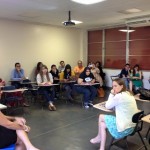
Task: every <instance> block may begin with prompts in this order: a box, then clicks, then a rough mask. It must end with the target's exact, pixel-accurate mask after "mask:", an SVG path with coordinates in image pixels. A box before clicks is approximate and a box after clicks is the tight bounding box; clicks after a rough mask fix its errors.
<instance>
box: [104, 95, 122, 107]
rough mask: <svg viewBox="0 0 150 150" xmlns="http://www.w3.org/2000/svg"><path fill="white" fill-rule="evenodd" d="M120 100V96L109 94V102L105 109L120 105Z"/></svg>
mask: <svg viewBox="0 0 150 150" xmlns="http://www.w3.org/2000/svg"><path fill="white" fill-rule="evenodd" d="M119 99H120V94H116V95H115V94H114V93H113V92H111V93H110V94H109V97H108V100H107V101H106V104H105V107H106V108H107V109H112V108H114V107H115V106H116V105H117V104H118V101H119Z"/></svg>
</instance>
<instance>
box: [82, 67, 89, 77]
mask: <svg viewBox="0 0 150 150" xmlns="http://www.w3.org/2000/svg"><path fill="white" fill-rule="evenodd" d="M87 70H89V71H90V73H91V69H90V67H85V68H84V70H83V72H82V73H83V74H84V75H86V71H87Z"/></svg>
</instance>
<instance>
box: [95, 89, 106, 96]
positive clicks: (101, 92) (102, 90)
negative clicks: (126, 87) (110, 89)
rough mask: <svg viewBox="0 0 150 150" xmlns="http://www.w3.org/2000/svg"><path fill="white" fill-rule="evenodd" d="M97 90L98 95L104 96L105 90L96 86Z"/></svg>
mask: <svg viewBox="0 0 150 150" xmlns="http://www.w3.org/2000/svg"><path fill="white" fill-rule="evenodd" d="M97 92H98V97H104V96H105V91H104V89H103V88H98V89H97Z"/></svg>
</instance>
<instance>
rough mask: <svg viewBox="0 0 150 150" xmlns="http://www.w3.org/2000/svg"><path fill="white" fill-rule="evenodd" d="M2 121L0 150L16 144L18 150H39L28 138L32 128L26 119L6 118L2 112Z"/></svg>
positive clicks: (0, 115) (0, 122) (0, 118)
mask: <svg viewBox="0 0 150 150" xmlns="http://www.w3.org/2000/svg"><path fill="white" fill-rule="evenodd" d="M0 120H1V121H0V139H1V140H0V149H4V148H6V147H8V146H10V145H12V144H15V149H16V150H39V149H37V148H35V147H34V146H33V145H32V144H31V142H30V140H29V138H28V134H27V133H28V132H29V131H30V127H29V126H27V125H26V120H25V119H24V118H21V117H10V116H5V115H4V114H3V113H2V112H1V111H0Z"/></svg>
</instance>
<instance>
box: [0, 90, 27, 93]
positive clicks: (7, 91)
mask: <svg viewBox="0 0 150 150" xmlns="http://www.w3.org/2000/svg"><path fill="white" fill-rule="evenodd" d="M26 90H28V89H15V90H2V92H3V93H13V92H24V91H26Z"/></svg>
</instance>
